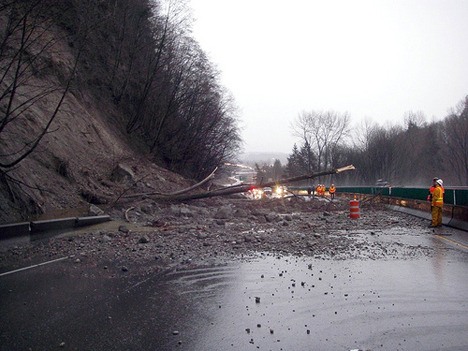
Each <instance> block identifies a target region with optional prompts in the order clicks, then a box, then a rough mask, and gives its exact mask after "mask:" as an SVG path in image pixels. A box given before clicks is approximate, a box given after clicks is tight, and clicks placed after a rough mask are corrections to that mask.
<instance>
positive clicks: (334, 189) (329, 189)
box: [328, 184, 336, 200]
mask: <svg viewBox="0 0 468 351" xmlns="http://www.w3.org/2000/svg"><path fill="white" fill-rule="evenodd" d="M328 192H329V193H330V197H331V199H332V200H333V199H334V198H335V192H336V187H335V184H332V185H330V187H329V188H328Z"/></svg>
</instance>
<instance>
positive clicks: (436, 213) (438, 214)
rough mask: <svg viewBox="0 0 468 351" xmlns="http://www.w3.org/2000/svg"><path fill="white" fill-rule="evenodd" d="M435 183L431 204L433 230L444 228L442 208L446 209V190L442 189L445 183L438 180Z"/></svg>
mask: <svg viewBox="0 0 468 351" xmlns="http://www.w3.org/2000/svg"><path fill="white" fill-rule="evenodd" d="M435 183H436V184H435V185H436V186H435V188H434V191H433V192H432V202H431V205H432V208H431V214H432V222H431V225H430V226H429V227H431V228H434V227H441V226H442V208H443V207H444V189H443V188H442V185H443V184H444V183H443V182H442V179H437V180H436V182H435Z"/></svg>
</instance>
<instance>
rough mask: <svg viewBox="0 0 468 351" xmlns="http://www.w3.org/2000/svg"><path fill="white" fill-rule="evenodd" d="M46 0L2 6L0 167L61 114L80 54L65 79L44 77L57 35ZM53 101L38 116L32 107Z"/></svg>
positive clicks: (26, 150)
mask: <svg viewBox="0 0 468 351" xmlns="http://www.w3.org/2000/svg"><path fill="white" fill-rule="evenodd" d="M50 5H51V4H50V3H49V2H48V1H39V0H37V1H12V2H10V3H9V4H6V5H4V6H3V7H1V9H0V33H1V37H0V171H1V172H6V171H7V170H8V169H11V168H13V167H15V166H16V165H18V164H19V163H20V162H21V161H23V160H24V159H25V158H26V157H28V156H29V155H30V154H31V153H32V152H33V151H34V150H35V149H36V148H37V146H38V145H39V143H40V142H41V140H42V139H43V138H44V136H45V135H46V134H47V133H49V132H51V130H50V127H51V125H52V122H53V121H54V120H55V118H56V117H57V116H58V115H59V111H60V108H61V106H62V104H63V102H64V99H65V97H66V95H67V93H68V91H69V89H70V85H71V82H72V80H73V77H74V74H75V70H76V67H77V62H78V59H77V58H76V59H75V60H74V63H73V62H70V63H71V64H72V66H71V69H70V71H69V72H67V73H68V74H67V73H65V72H63V73H65V74H66V76H65V78H64V80H63V81H60V80H58V79H56V80H54V79H50V80H42V79H41V75H44V74H45V73H46V72H48V71H50V67H51V65H52V63H51V59H50V57H51V56H52V55H53V53H54V50H55V44H56V43H57V41H58V40H59V39H61V38H59V37H57V36H56V35H54V34H53V33H54V31H53V30H51V28H52V27H53V25H54V21H53V18H52V15H51V13H50V12H49V9H50ZM51 102H52V103H53V104H55V107H53V108H52V109H51V112H50V115H49V116H48V117H47V118H46V119H45V122H43V119H41V118H40V117H39V116H37V114H36V113H35V108H36V106H37V105H38V104H41V103H48V104H50V103H51Z"/></svg>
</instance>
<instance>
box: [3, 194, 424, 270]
mask: <svg viewBox="0 0 468 351" xmlns="http://www.w3.org/2000/svg"><path fill="white" fill-rule="evenodd" d="M133 205H136V206H132V207H128V208H126V207H125V206H123V207H122V206H121V207H120V208H114V211H115V212H114V213H113V217H114V218H115V219H116V220H114V221H112V222H108V223H105V224H102V225H97V226H93V227H89V228H85V229H83V230H82V231H80V232H74V233H64V234H61V235H59V236H55V237H52V238H49V239H47V240H39V241H34V242H30V243H29V242H28V243H23V244H16V245H14V246H10V247H9V248H8V249H4V250H3V252H1V253H0V266H1V267H3V268H2V270H6V269H7V268H8V269H14V268H19V267H23V266H26V265H28V264H35V263H38V262H43V261H46V260H52V259H56V258H61V257H66V256H69V261H70V263H71V264H73V265H75V266H76V267H77V269H82V270H83V272H86V269H87V268H86V267H89V266H93V267H95V266H98V267H101V268H102V272H103V274H110V275H116V274H138V275H140V274H150V273H154V272H158V271H161V270H166V269H174V268H178V269H181V268H193V267H197V266H205V265H214V264H220V263H222V262H225V261H226V260H228V259H232V258H234V257H242V256H244V257H248V256H249V255H250V254H251V253H254V252H257V253H258V252H270V253H275V254H278V255H283V254H284V255H297V256H310V257H314V258H321V259H353V258H359V259H392V258H397V259H406V258H411V257H423V256H430V255H432V252H433V249H432V248H430V247H425V246H421V245H420V244H419V243H418V238H417V237H418V236H419V235H426V234H427V235H430V233H429V230H428V229H427V228H426V226H427V223H426V221H424V220H421V219H419V218H416V217H412V216H409V215H405V214H402V213H398V212H392V211H389V210H387V209H386V208H385V207H383V206H382V205H380V204H373V203H363V204H362V207H361V218H359V219H357V220H353V219H350V218H349V202H348V199H346V198H337V199H335V201H333V202H330V201H328V200H327V199H318V198H314V199H308V198H305V197H292V198H288V199H269V200H264V201H263V200H261V201H252V200H248V199H245V198H242V197H241V196H236V197H230V198H211V199H205V200H198V201H192V202H189V203H185V204H180V203H179V204H175V203H173V204H170V203H157V202H154V201H152V200H150V199H146V200H142V201H141V202H139V203H138V204H133ZM421 233H422V234H421ZM402 235H405V236H408V235H409V236H414V240H410V242H414V245H413V244H411V245H408V244H403V243H402V242H403V241H402V242H400V241H399V240H398V238H399V237H401V236H402ZM405 242H407V239H406V241H405Z"/></svg>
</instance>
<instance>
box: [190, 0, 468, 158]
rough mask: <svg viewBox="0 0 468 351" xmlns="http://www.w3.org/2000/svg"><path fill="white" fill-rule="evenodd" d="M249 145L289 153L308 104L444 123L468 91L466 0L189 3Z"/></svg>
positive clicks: (357, 117)
mask: <svg viewBox="0 0 468 351" xmlns="http://www.w3.org/2000/svg"><path fill="white" fill-rule="evenodd" d="M189 4H190V6H191V8H192V15H193V17H194V19H195V23H194V25H193V36H194V37H195V39H196V40H197V41H198V42H199V43H200V45H201V47H202V49H203V50H204V51H205V52H206V53H207V54H208V56H209V57H210V59H211V61H212V62H213V63H214V64H215V65H216V66H217V68H218V69H219V70H220V71H221V72H222V75H221V79H222V80H221V83H222V84H223V85H224V86H225V87H226V88H227V89H228V90H229V91H231V93H232V94H233V96H234V98H235V100H236V102H237V105H238V106H239V108H240V117H241V127H242V128H243V130H242V137H243V139H244V141H245V149H246V151H280V152H288V153H289V152H290V151H291V149H292V147H293V144H294V142H295V141H296V140H295V138H294V137H293V136H292V133H291V130H290V124H291V122H292V121H293V120H294V119H295V118H296V117H297V115H298V114H299V113H300V112H301V111H311V110H334V111H337V112H348V113H349V114H350V115H351V119H352V121H353V123H355V124H358V123H360V121H362V120H364V119H366V118H367V119H371V120H374V121H376V122H379V123H380V124H388V123H391V124H402V123H403V117H404V115H405V113H406V112H408V111H414V112H416V111H422V112H423V113H424V114H425V115H426V117H427V120H428V121H432V120H433V119H435V120H440V119H442V118H443V117H445V116H446V115H447V113H448V110H449V109H450V108H452V107H455V106H456V105H457V104H458V103H459V102H460V100H462V99H463V98H464V97H465V96H466V95H468V64H467V63H468V21H467V18H468V0H368V1H364V0H352V1H351V0H327V1H324V0H318V1H316V0H289V1H287V2H286V1H279V0H236V1H234V0H190V3H189Z"/></svg>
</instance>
